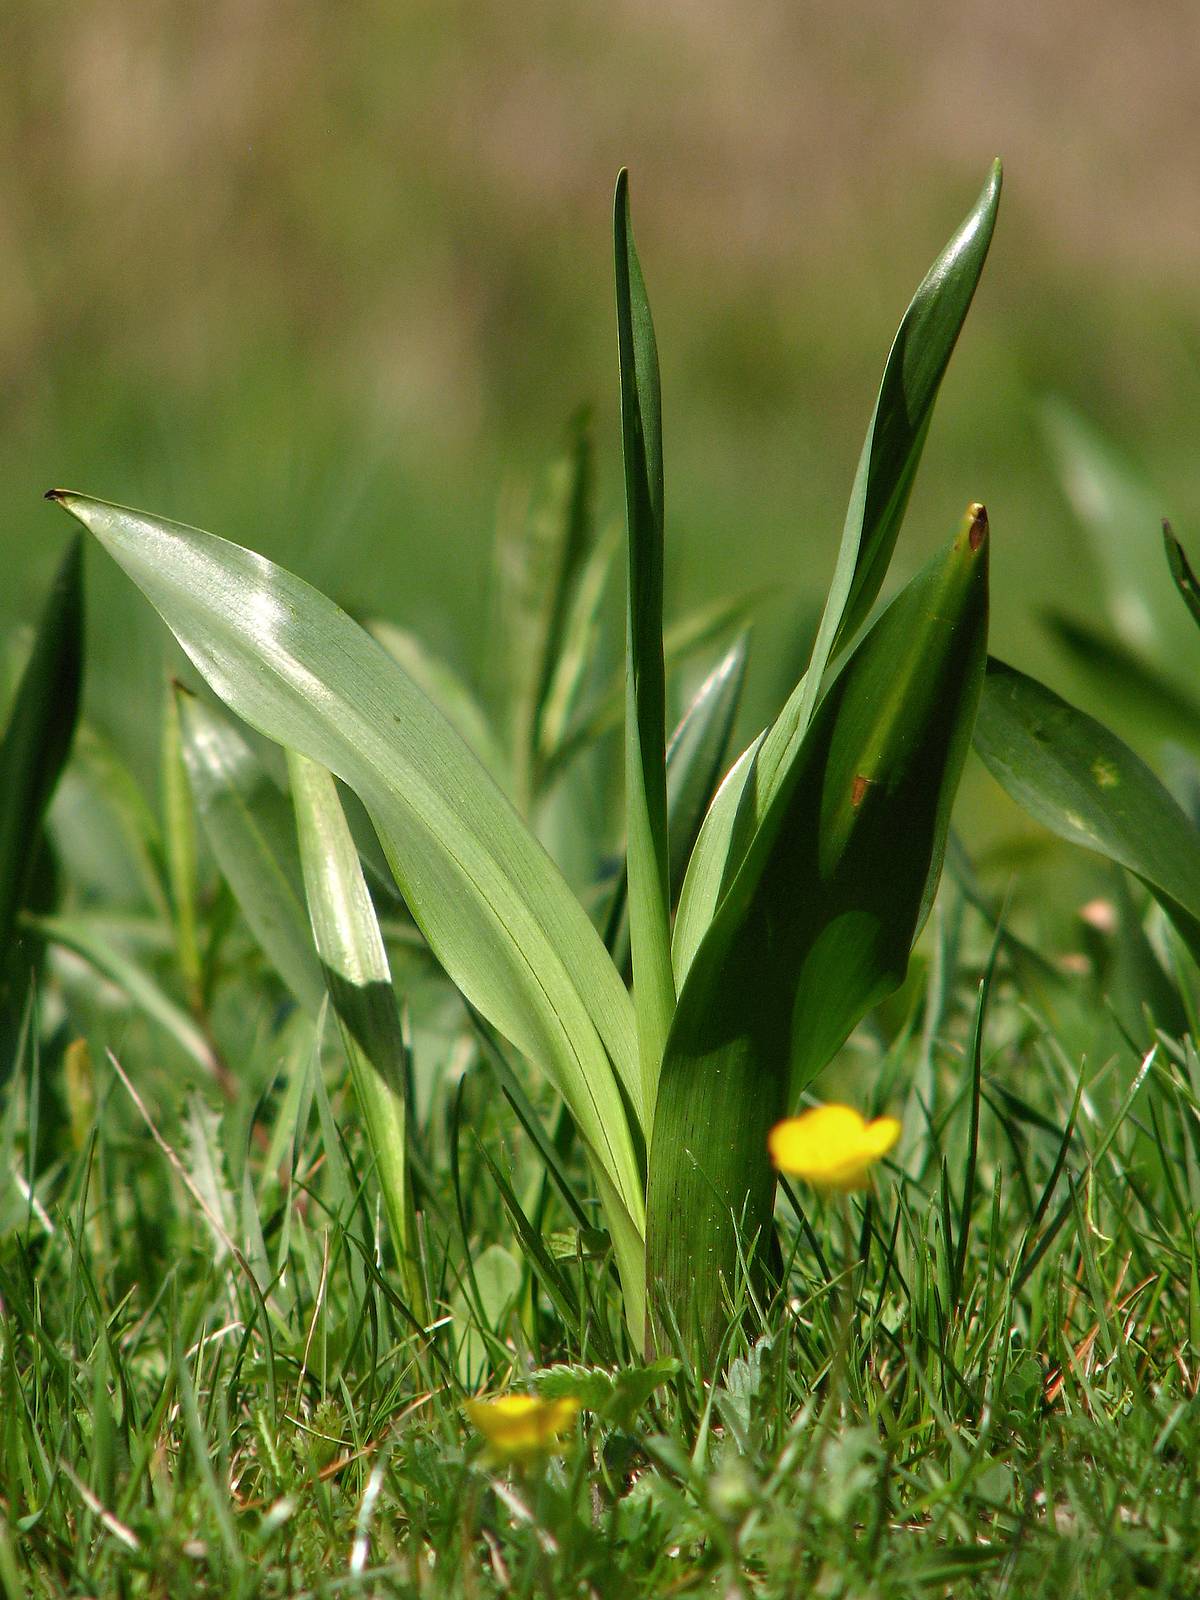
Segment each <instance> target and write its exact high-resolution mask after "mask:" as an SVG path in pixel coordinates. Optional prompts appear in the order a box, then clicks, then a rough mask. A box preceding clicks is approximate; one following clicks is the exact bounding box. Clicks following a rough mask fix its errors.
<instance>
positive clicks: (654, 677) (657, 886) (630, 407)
mask: <svg viewBox="0 0 1200 1600" xmlns="http://www.w3.org/2000/svg"><path fill="white" fill-rule="evenodd" d="M613 239H614V253H615V261H616V287H617V345H618V353H619V358H620V370H621V442H622V454H623V456H624V461H625V517H626V529H627V541H626V548H627V553H628V588H627V604H626V611H625V854H626V871H627V874H628V885H627V894H628V917H629V944H630V953H631V958H632V965H633V998H634V1006H635V1009H636V1012H637V1027H638V1051H639V1055H640V1058H641V1069H642V1098H643V1103H644V1104H645V1107H646V1113H647V1120H648V1121H649V1120H650V1119H651V1118H652V1115H653V1106H654V1097H655V1093H656V1091H657V1084H658V1072H659V1066H660V1064H661V1062H662V1051H663V1045H664V1044H665V1043H666V1038H667V1030H668V1028H669V1027H670V1026H671V1014H672V1012H673V1011H674V1009H675V977H674V973H673V972H672V970H671V926H670V889H669V882H668V876H667V872H668V867H667V769H666V739H667V728H666V704H667V701H666V669H665V667H664V665H663V634H662V621H663V462H662V401H661V396H660V392H659V379H658V349H657V346H656V344H655V339H654V323H653V320H652V318H651V316H650V303H649V301H648V300H647V298H646V285H645V282H644V281H643V278H642V269H641V264H640V262H639V261H638V255H637V250H636V249H635V247H634V243H633V232H632V228H631V224H630V218H629V175H628V173H626V172H624V171H622V172H621V173H620V175H619V176H618V178H617V192H616V198H615V202H614V210H613Z"/></svg>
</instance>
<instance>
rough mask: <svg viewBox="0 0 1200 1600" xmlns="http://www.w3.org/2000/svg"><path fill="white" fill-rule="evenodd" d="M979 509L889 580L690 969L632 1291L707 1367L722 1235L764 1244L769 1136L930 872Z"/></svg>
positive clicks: (928, 884)
mask: <svg viewBox="0 0 1200 1600" xmlns="http://www.w3.org/2000/svg"><path fill="white" fill-rule="evenodd" d="M986 631H987V518H986V514H985V513H984V512H983V508H982V507H973V508H972V512H971V514H969V515H968V517H967V519H966V522H965V524H964V527H963V530H962V532H961V533H960V534H959V536H958V537H957V538H956V539H955V540H954V541H953V542H952V543H951V545H950V546H949V547H948V548H947V549H946V550H945V551H943V552H942V553H940V554H939V555H938V556H936V557H935V558H934V560H933V561H931V562H930V563H929V565H928V566H927V567H926V568H925V569H924V570H923V571H922V572H921V573H919V574H918V575H917V576H916V577H915V578H914V579H913V580H912V581H911V582H910V583H909V584H908V585H907V587H906V588H905V589H904V590H902V591H901V593H900V595H899V596H898V597H897V599H896V600H894V601H893V602H892V604H891V605H890V606H889V607H888V609H887V610H886V611H885V612H884V613H883V615H882V616H881V617H880V619H879V620H878V621H877V622H876V623H875V624H874V626H873V627H872V628H871V630H870V632H869V633H868V634H867V635H866V637H865V639H864V640H863V641H862V643H861V645H860V646H859V647H858V648H857V649H856V651H855V652H854V654H853V655H852V656H851V657H850V659H849V660H848V661H847V663H846V665H845V667H844V668H843V670H842V672H841V674H840V675H839V677H838V678H837V679H836V680H835V681H834V683H833V685H832V687H831V688H830V690H829V692H828V694H827V695H826V697H825V699H824V700H823V701H822V703H821V706H820V708H819V709H818V711H817V714H816V717H815V718H814V719H813V722H812V724H811V726H810V729H809V733H808V736H807V738H806V739H805V740H804V742H803V744H802V745H801V747H800V750H799V755H798V758H794V759H793V760H792V761H791V762H790V763H789V766H788V770H787V773H786V776H785V778H784V780H783V781H782V782H781V783H780V784H779V786H778V787H777V789H776V791H775V793H774V795H773V797H772V801H771V805H770V807H769V809H768V811H767V813H766V815H765V816H764V818H763V822H762V825H761V827H760V828H759V830H758V832H757V834H756V835H755V838H754V840H753V842H752V844H751V846H750V849H749V850H748V851H747V853H746V855H745V857H744V859H743V861H742V864H741V866H740V868H739V870H738V873H737V876H736V877H735V879H734V881H733V884H732V885H731V887H730V889H729V891H728V893H727V894H726V896H725V898H724V900H723V901H722V903H721V907H720V909H719V911H718V913H717V916H716V918H715V920H714V921H713V923H712V925H711V927H710V928H709V930H708V933H707V934H706V935H705V937H704V940H703V941H702V943H701V945H700V948H699V950H698V951H697V953H696V956H695V959H694V960H693V962H692V965H691V967H690V969H689V971H688V976H687V981H686V983H685V985H684V988H683V990H682V992H681V994H680V998H679V1006H678V1010H677V1012H676V1016H675V1022H674V1026H673V1027H672V1030H671V1036H670V1039H669V1041H668V1045H667V1052H666V1057H665V1060H664V1065H663V1074H662V1079H661V1082H660V1085H659V1103H658V1111H657V1115H656V1117H655V1123H654V1137H653V1143H652V1145H651V1155H650V1190H649V1197H648V1211H647V1262H648V1279H649V1282H650V1283H652V1284H654V1285H655V1286H656V1290H657V1291H658V1292H661V1293H662V1295H663V1304H664V1306H669V1307H671V1308H672V1309H673V1314H674V1316H675V1317H676V1318H677V1319H678V1320H679V1322H680V1324H681V1326H682V1327H683V1329H684V1331H685V1334H686V1335H687V1336H688V1337H692V1338H696V1339H697V1340H698V1344H699V1348H700V1350H701V1351H702V1353H703V1354H704V1355H705V1357H706V1358H711V1357H712V1355H713V1353H714V1351H715V1349H716V1348H717V1345H718V1343H719V1340H720V1336H721V1332H722V1327H723V1322H724V1313H723V1311H722V1305H721V1285H722V1282H724V1284H725V1285H726V1286H727V1287H729V1288H732V1285H733V1283H734V1278H735V1272H736V1267H737V1262H738V1248H739V1239H738V1235H739V1230H740V1231H741V1232H742V1233H743V1236H744V1238H745V1240H746V1241H747V1242H748V1243H749V1244H750V1245H751V1246H752V1245H753V1244H754V1242H755V1241H757V1243H758V1245H759V1246H760V1247H761V1245H762V1242H763V1238H764V1236H765V1234H766V1231H767V1229H768V1228H769V1226H770V1222H771V1215H772V1199H773V1195H774V1188H775V1180H774V1175H773V1173H772V1171H771V1169H770V1166H769V1164H768V1162H767V1156H766V1138H767V1131H768V1129H769V1128H770V1127H771V1125H772V1123H773V1122H775V1121H777V1120H778V1119H779V1118H781V1117H782V1116H784V1115H785V1114H786V1112H787V1110H788V1109H789V1106H790V1105H791V1104H792V1103H793V1102H794V1099H795V1096H796V1095H797V1093H798V1092H799V1090H800V1089H801V1088H803V1087H804V1085H805V1084H807V1083H808V1082H809V1081H810V1080H811V1079H812V1078H813V1077H814V1076H815V1074H816V1073H817V1072H818V1071H819V1070H820V1069H821V1068H822V1067H823V1066H824V1065H825V1063H826V1062H827V1061H828V1060H829V1058H830V1057H831V1056H832V1054H833V1053H834V1051H835V1050H836V1049H837V1048H838V1047H839V1046H840V1045H841V1044H842V1043H843V1041H844V1040H845V1038H846V1036H847V1034H848V1033H849V1032H850V1030H851V1028H852V1027H853V1026H854V1024H855V1023H856V1022H857V1021H858V1020H859V1018H860V1017H861V1016H862V1015H863V1013H864V1012H865V1011H866V1010H867V1009H868V1008H869V1007H870V1006H871V1005H873V1004H874V1003H875V1002H877V1001H878V1000H880V999H882V998H883V997H884V996H885V995H887V994H889V993H890V992H891V991H892V990H893V989H895V988H896V987H897V986H898V985H899V984H900V982H901V981H902V980H903V977H904V973H905V970H906V967H907V963H908V957H909V952H910V950H911V948H912V942H913V939H914V938H915V936H916V933H917V931H918V929H919V927H920V925H921V922H922V920H923V919H924V917H925V915H926V913H927V911H928V907H929V903H930V900H931V898H932V890H933V887H934V885H935V883H936V878H937V874H938V872H939V870H940V866H941V860H942V854H943V851H944V846H945V837H946V830H947V828H948V825H949V813H950V805H951V802H952V800H953V796H954V792H955V790H956V788H957V784H958V777H959V773H960V771H961V768H962V763H963V760H964V758H965V755H966V750H967V747H968V745H969V742H970V730H971V725H972V722H973V719H974V715H975V708H976V704H977V701H978V696H979V690H980V685H981V681H982V675H983V665H984V658H985V650H986Z"/></svg>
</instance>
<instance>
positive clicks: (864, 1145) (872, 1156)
mask: <svg viewBox="0 0 1200 1600" xmlns="http://www.w3.org/2000/svg"><path fill="white" fill-rule="evenodd" d="M899 1137H900V1124H899V1123H898V1122H897V1121H896V1119H895V1117H876V1118H875V1120H874V1121H873V1122H868V1121H867V1120H866V1118H865V1117H863V1116H861V1115H860V1114H859V1112H857V1111H855V1110H854V1108H853V1107H852V1106H817V1107H816V1108H815V1109H814V1110H812V1111H805V1112H804V1113H803V1115H801V1116H799V1117H789V1118H788V1119H787V1121H786V1122H777V1123H776V1124H775V1126H774V1127H773V1128H772V1129H771V1131H770V1133H769V1134H768V1135H767V1149H768V1150H769V1151H770V1152H771V1160H772V1161H773V1162H774V1163H775V1165H776V1166H777V1167H778V1168H779V1170H780V1172H786V1173H788V1174H789V1175H790V1176H792V1177H796V1178H803V1179H804V1180H805V1181H806V1182H807V1183H811V1184H812V1185H813V1187H814V1188H816V1189H836V1190H839V1191H840V1192H842V1193H846V1192H847V1191H849V1190H851V1189H865V1188H866V1186H867V1176H868V1174H869V1173H870V1171H871V1168H872V1167H873V1166H874V1165H875V1163H876V1162H877V1161H878V1160H879V1158H880V1157H881V1156H885V1155H887V1153H888V1151H889V1150H890V1149H891V1148H892V1146H893V1145H894V1144H895V1142H896V1140H897V1139H898V1138H899Z"/></svg>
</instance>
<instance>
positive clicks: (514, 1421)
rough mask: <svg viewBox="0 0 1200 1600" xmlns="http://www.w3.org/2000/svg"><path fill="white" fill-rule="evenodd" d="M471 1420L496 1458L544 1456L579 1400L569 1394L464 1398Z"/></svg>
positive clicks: (575, 1411) (569, 1420) (567, 1424)
mask: <svg viewBox="0 0 1200 1600" xmlns="http://www.w3.org/2000/svg"><path fill="white" fill-rule="evenodd" d="M464 1409H465V1411H466V1413H467V1416H468V1417H469V1418H470V1419H471V1422H472V1423H473V1424H474V1426H475V1427H476V1428H477V1429H478V1430H479V1432H480V1433H481V1434H482V1435H483V1437H484V1438H485V1439H486V1440H487V1443H488V1450H489V1452H490V1454H491V1455H492V1456H493V1458H494V1459H496V1460H499V1461H528V1460H531V1459H532V1458H533V1457H535V1456H541V1455H548V1454H550V1453H551V1452H552V1451H554V1449H555V1448H556V1446H557V1443H558V1439H559V1436H560V1434H563V1433H565V1432H566V1430H567V1429H568V1428H569V1427H570V1426H571V1424H572V1423H573V1422H574V1420H575V1418H576V1416H577V1415H578V1412H579V1401H578V1400H576V1399H574V1398H573V1397H569V1396H568V1397H566V1398H564V1399H561V1400H541V1399H539V1398H538V1396H537V1395H532V1394H502V1395H500V1396H499V1398H498V1399H496V1400H468V1401H467V1403H466V1406H465V1407H464Z"/></svg>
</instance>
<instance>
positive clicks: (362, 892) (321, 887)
mask: <svg viewBox="0 0 1200 1600" xmlns="http://www.w3.org/2000/svg"><path fill="white" fill-rule="evenodd" d="M288 773H289V775H290V778H291V787H292V802H293V805H294V806H295V811H296V827H297V832H298V835H299V843H300V860H301V865H302V868H303V872H304V890H305V894H306V896H307V899H308V911H309V917H310V919H311V922H312V933H313V941H314V943H315V945H316V949H317V954H318V956H319V957H320V961H321V969H322V972H323V973H324V977H325V986H326V988H327V990H328V992H329V1002H330V1004H331V1006H332V1007H333V1013H334V1016H335V1017H336V1018H337V1024H338V1029H339V1031H340V1033H341V1036H342V1044H343V1045H344V1047H345V1051H346V1059H347V1060H348V1061H349V1063H350V1074H351V1077H352V1078H353V1080H354V1092H355V1095H356V1096H357V1098H358V1104H359V1109H360V1110H361V1112H362V1119H363V1123H364V1125H365V1127H366V1130H367V1140H368V1142H369V1144H370V1147H371V1154H372V1155H373V1156H374V1158H375V1170H376V1174H377V1176H378V1179H379V1188H380V1192H381V1194H382V1195H383V1203H384V1210H385V1212H386V1215H387V1220H388V1228H389V1231H390V1232H391V1236H392V1245H393V1248H394V1249H395V1252H396V1256H397V1259H398V1260H399V1262H400V1263H401V1266H402V1269H403V1271H404V1275H405V1280H406V1283H407V1285H408V1291H409V1298H410V1304H411V1306H412V1310H413V1315H414V1316H416V1317H417V1318H418V1319H421V1320H423V1319H424V1316H425V1306H424V1288H423V1285H422V1282H421V1272H420V1266H419V1262H418V1259H417V1240H416V1226H415V1220H414V1216H413V1206H412V1190H411V1184H410V1180H409V1173H408V1143H407V1133H406V1119H407V1106H406V1103H405V1097H406V1077H407V1074H406V1072H405V1062H406V1056H407V1049H406V1046H405V1041H404V1030H403V1027H402V1025H401V1021H400V1012H399V1009H398V1007H397V1004H396V992H395V990H394V989H393V988H392V974H391V968H390V967H389V965H388V958H387V951H386V949H385V948H384V943H383V936H382V934H381V933H380V931H379V923H378V922H377V921H376V918H375V909H374V907H373V906H372V904H371V896H370V894H369V893H368V890H367V884H366V880H365V878H364V877H363V872H362V866H361V865H360V863H359V859H358V850H357V849H356V847H355V844H354V837H353V835H352V834H351V832H350V828H349V825H348V824H347V822H346V818H345V815H344V814H343V811H342V807H341V804H340V802H339V800H338V793H337V785H336V784H335V783H334V781H333V778H332V777H331V776H330V775H329V773H328V772H326V771H325V770H324V769H323V768H321V767H319V766H317V765H316V763H315V762H312V761H309V760H307V759H306V758H305V757H304V756H299V755H296V754H295V752H294V751H289V753H288Z"/></svg>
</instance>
